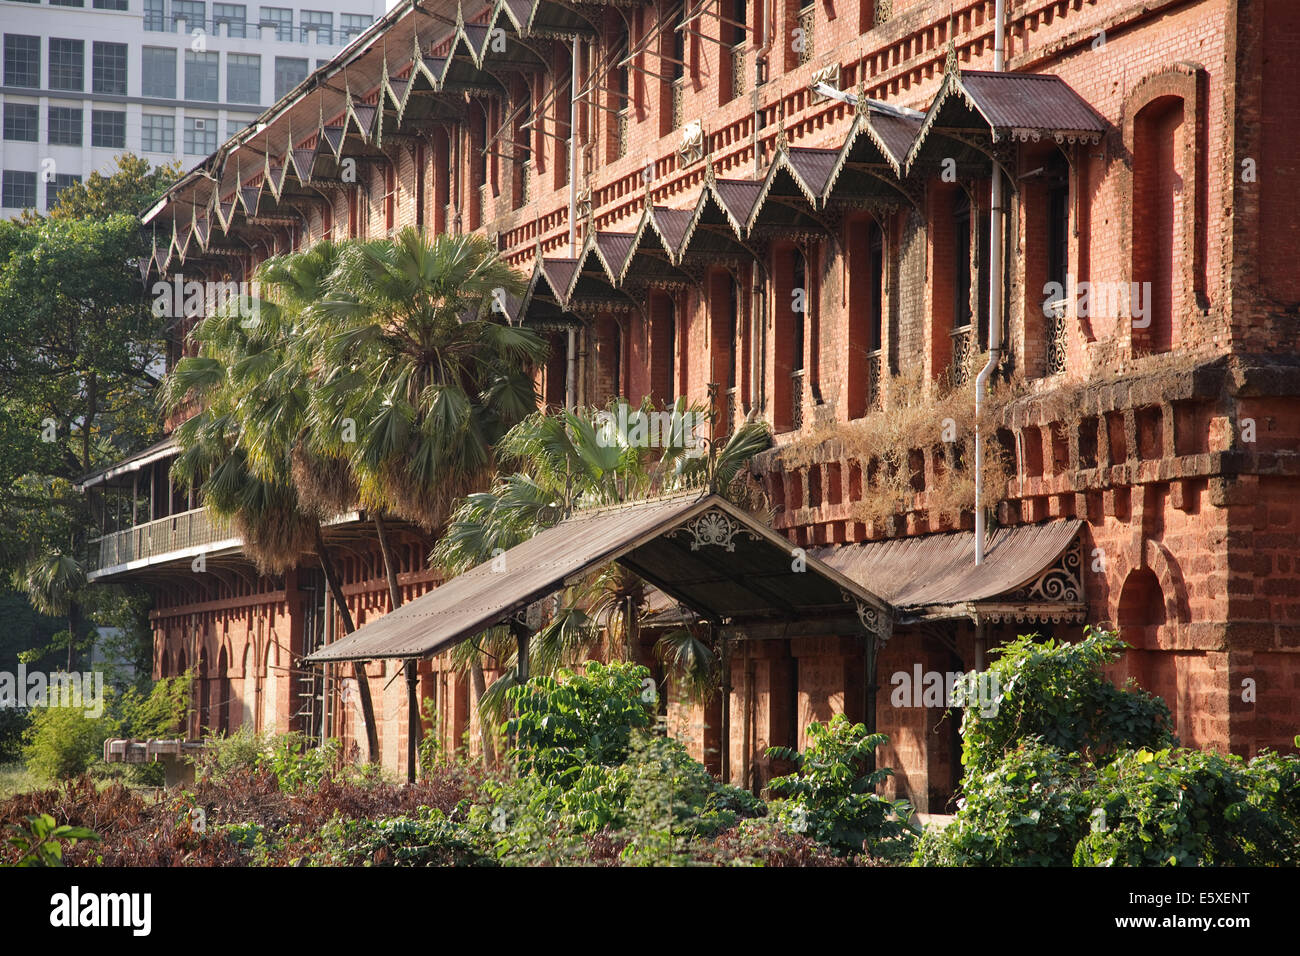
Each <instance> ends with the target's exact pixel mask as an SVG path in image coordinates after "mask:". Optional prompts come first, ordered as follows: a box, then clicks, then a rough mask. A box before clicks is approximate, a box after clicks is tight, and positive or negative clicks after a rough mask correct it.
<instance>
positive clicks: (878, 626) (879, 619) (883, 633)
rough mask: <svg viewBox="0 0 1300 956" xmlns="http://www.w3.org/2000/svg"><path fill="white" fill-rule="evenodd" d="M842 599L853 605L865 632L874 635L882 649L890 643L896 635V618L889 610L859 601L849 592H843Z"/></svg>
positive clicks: (841, 593)
mask: <svg viewBox="0 0 1300 956" xmlns="http://www.w3.org/2000/svg"><path fill="white" fill-rule="evenodd" d="M840 597H842V598H843V599H844V600H845V601H848V602H851V603H852V604H853V606H854V608H855V609H856V610H857V613H858V621H859V622H860V623H861V624H862V627H863V630H865V631H867V632H869V633H870V634H872V635H874V636H875V638H876V641H877V643H878V644H879V645H880V646H881V647H883V646H884V645H885V644H886V643H888V642H889V639H890V638H891V637H893V635H894V616H893V615H892V614H890V613H889V611H888V610H885V609H884V608H878V607H876V606H875V605H873V604H868V603H867V602H866V601H862V600H859V599H858V598H856V597H854V596H853V595H851V594H849V593H848V592H847V591H841V592H840Z"/></svg>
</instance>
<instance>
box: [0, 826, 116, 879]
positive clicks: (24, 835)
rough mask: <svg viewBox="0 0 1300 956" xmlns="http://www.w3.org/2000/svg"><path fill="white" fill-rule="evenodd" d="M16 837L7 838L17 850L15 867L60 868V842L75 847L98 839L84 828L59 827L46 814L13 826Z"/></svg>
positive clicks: (61, 863)
mask: <svg viewBox="0 0 1300 956" xmlns="http://www.w3.org/2000/svg"><path fill="white" fill-rule="evenodd" d="M12 829H13V830H14V832H15V833H16V834H17V835H16V836H12V837H10V838H9V843H10V845H11V846H15V847H17V848H18V854H19V856H18V862H17V863H15V864H14V865H15V866H28V867H31V866H63V841H64V840H67V841H68V846H76V845H77V841H78V840H98V839H99V835H98V834H97V833H95V831H94V830H91V829H89V828H87V827H74V826H69V825H68V824H66V823H65V824H63V825H61V826H60V825H59V824H57V823H56V822H55V820H54V817H52V816H50V815H49V814H48V813H40V814H32V815H31V816H28V817H25V818H24V820H23V823H22V824H21V825H20V824H13V825H12Z"/></svg>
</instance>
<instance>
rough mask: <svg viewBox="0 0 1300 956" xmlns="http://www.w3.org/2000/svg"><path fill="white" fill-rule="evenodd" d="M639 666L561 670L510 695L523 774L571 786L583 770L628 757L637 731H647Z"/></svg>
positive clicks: (510, 727)
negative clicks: (643, 729)
mask: <svg viewBox="0 0 1300 956" xmlns="http://www.w3.org/2000/svg"><path fill="white" fill-rule="evenodd" d="M649 676H650V671H649V670H648V669H646V668H645V667H643V666H641V665H640V664H631V663H624V662H621V661H616V662H614V663H612V664H601V663H599V662H598V661H588V662H587V664H586V665H585V669H584V673H581V674H575V673H573V672H572V671H568V670H561V671H560V672H559V673H558V674H557V675H556V676H555V677H545V676H539V677H533V678H530V679H529V680H528V681H527V682H526V683H525V684H523V685H522V686H518V687H512V688H511V689H510V690H509V692H508V694H507V696H508V698H509V700H510V702H511V704H513V706H514V708H515V714H516V716H515V717H513V718H511V720H510V721H508V722H507V724H506V733H507V734H509V735H510V736H511V737H512V738H513V739H514V741H515V747H514V749H513V750H512V751H511V756H512V757H513V758H514V759H515V760H516V761H517V766H518V768H519V773H521V774H537V775H538V776H540V777H541V778H542V780H543V781H545V782H546V783H563V784H566V785H567V784H569V783H571V782H572V781H573V778H574V777H575V776H576V775H577V774H579V773H580V772H581V771H582V769H583V768H584V767H589V766H601V767H612V766H616V765H618V764H620V763H622V762H623V761H624V760H626V759H627V749H628V741H629V740H630V739H631V736H632V731H633V729H635V728H638V727H648V726H649V725H650V722H651V716H650V710H649V707H648V705H647V704H646V703H645V702H644V701H642V699H641V690H642V686H643V685H642V682H643V681H644V680H645V679H646V678H647V677H649Z"/></svg>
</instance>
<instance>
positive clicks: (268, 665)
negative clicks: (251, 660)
mask: <svg viewBox="0 0 1300 956" xmlns="http://www.w3.org/2000/svg"><path fill="white" fill-rule="evenodd" d="M279 666H280V645H279V643H278V642H277V641H276V639H275V631H273V630H268V631H267V635H266V647H265V649H264V651H263V654H262V674H263V675H264V676H263V679H262V699H261V713H260V714H259V719H258V725H259V726H258V729H259V730H260V731H261V732H263V733H275V731H276V727H277V725H278V719H277V711H278V707H279V697H280V682H281V679H282V678H283V677H284V675H283V674H281V673H280V671H279V670H277V668H278V667H279Z"/></svg>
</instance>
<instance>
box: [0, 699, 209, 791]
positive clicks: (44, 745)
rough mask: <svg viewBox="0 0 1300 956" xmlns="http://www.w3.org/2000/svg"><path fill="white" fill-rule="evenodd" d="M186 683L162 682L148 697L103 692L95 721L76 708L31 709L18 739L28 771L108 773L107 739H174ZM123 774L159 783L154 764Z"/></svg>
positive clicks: (62, 776) (52, 775) (55, 775)
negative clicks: (101, 702) (104, 761)
mask: <svg viewBox="0 0 1300 956" xmlns="http://www.w3.org/2000/svg"><path fill="white" fill-rule="evenodd" d="M191 680H192V675H191V674H188V673H187V674H182V675H179V676H177V677H171V678H164V679H162V680H160V681H158V682H157V683H155V684H154V685H153V687H152V688H151V689H150V691H149V693H148V694H144V693H141V692H140V691H139V690H137V689H135V688H128V689H127V690H125V691H124V692H122V693H115V692H113V690H112V688H111V687H105V696H106V698H107V699H106V701H105V702H104V713H103V714H102V715H100V716H98V717H93V716H90V715H89V714H87V713H86V711H85V710H84V709H83V708H80V707H37V708H34V709H33V710H32V711H31V714H30V717H29V723H28V726H27V727H26V729H25V731H24V738H23V739H24V745H23V757H24V758H25V760H26V762H27V769H28V770H29V771H31V772H32V773H33V774H34V775H36V776H37V777H39V778H42V779H45V780H47V781H53V780H67V779H69V778H72V777H76V776H79V775H80V774H83V773H87V772H94V773H95V774H96V775H100V776H102V775H105V774H107V773H109V767H108V766H107V765H105V764H104V763H103V749H104V741H105V740H107V739H109V738H110V737H128V738H132V739H136V740H146V739H149V738H159V737H162V738H165V737H173V736H175V735H177V734H178V733H179V732H180V731H181V728H182V726H183V724H184V720H185V710H186V706H187V705H188V702H189V695H190V682H191ZM0 713H2V712H0ZM127 773H128V774H129V775H130V777H131V779H133V780H134V781H135V782H137V783H145V784H151V785H155V786H156V785H158V784H161V783H162V779H163V768H162V765H161V764H158V763H148V764H134V765H130V766H129V769H128V770H127Z"/></svg>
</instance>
